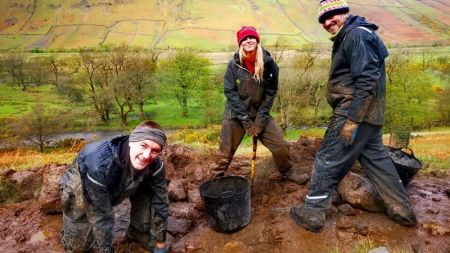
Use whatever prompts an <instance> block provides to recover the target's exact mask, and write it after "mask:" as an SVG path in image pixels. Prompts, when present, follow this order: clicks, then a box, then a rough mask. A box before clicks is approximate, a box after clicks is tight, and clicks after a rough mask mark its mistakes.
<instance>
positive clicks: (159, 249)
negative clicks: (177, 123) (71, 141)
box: [61, 121, 168, 253]
mask: <svg viewBox="0 0 450 253" xmlns="http://www.w3.org/2000/svg"><path fill="white" fill-rule="evenodd" d="M165 143H166V135H165V133H164V131H163V130H162V128H161V126H160V125H159V124H157V123H155V122H152V121H145V122H143V123H141V124H140V125H138V126H137V127H136V128H135V129H134V130H133V132H131V134H130V135H126V136H120V137H115V138H112V139H107V140H102V141H99V142H94V143H91V144H88V145H87V146H86V147H85V148H83V150H81V151H80V153H79V154H78V156H77V157H76V158H75V160H74V161H73V163H72V164H71V165H70V166H69V167H68V169H67V172H66V173H65V174H64V175H63V177H62V178H61V187H62V195H61V199H62V207H63V231H62V242H63V245H64V249H65V250H66V251H68V252H89V251H92V250H93V249H97V250H98V251H99V252H102V253H112V252H114V248H113V234H112V231H113V226H114V212H113V206H115V205H117V204H119V203H120V202H122V201H123V200H124V199H126V198H128V197H129V198H130V202H131V214H130V226H129V227H128V231H127V234H126V235H127V238H128V239H129V240H133V241H137V242H138V243H139V244H141V246H143V247H144V248H145V249H147V250H149V251H151V252H155V253H165V252H167V249H166V247H165V240H166V230H167V216H168V199H167V190H166V178H165V168H164V164H163V162H162V160H161V159H160V158H159V155H160V153H161V151H162V149H163V148H164V145H165Z"/></svg>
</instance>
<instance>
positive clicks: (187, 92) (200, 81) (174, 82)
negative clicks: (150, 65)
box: [158, 49, 210, 117]
mask: <svg viewBox="0 0 450 253" xmlns="http://www.w3.org/2000/svg"><path fill="white" fill-rule="evenodd" d="M209 65H210V61H209V60H208V59H206V58H203V57H200V56H199V55H198V54H197V53H196V52H193V51H192V49H180V50H178V51H177V52H176V54H175V55H174V56H173V57H171V58H170V59H168V60H164V61H161V64H160V68H159V72H158V77H159V78H158V80H159V82H160V84H161V88H160V91H161V92H164V93H166V94H169V95H170V94H172V95H173V96H174V97H175V99H176V100H177V101H178V104H179V105H180V107H181V109H182V114H181V115H182V116H183V117H187V115H188V101H189V99H190V98H192V96H193V95H194V90H195V89H196V88H199V87H203V85H204V84H205V83H206V82H208V77H209Z"/></svg>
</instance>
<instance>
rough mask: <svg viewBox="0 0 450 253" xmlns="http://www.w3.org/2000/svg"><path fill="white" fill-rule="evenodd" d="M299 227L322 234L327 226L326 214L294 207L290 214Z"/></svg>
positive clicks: (302, 207)
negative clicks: (321, 231)
mask: <svg viewBox="0 0 450 253" xmlns="http://www.w3.org/2000/svg"><path fill="white" fill-rule="evenodd" d="M289 214H290V216H291V217H292V218H293V219H294V220H295V223H297V224H298V225H299V226H301V227H303V228H304V229H306V230H309V231H311V232H314V233H318V232H320V230H322V228H323V227H324V225H325V212H324V211H319V210H317V209H313V208H307V207H304V206H294V207H292V208H291V211H290V212H289Z"/></svg>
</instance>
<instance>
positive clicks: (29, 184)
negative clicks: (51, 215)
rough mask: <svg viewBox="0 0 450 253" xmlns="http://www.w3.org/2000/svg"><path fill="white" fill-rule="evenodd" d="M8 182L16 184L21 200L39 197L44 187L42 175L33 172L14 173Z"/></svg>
mask: <svg viewBox="0 0 450 253" xmlns="http://www.w3.org/2000/svg"><path fill="white" fill-rule="evenodd" d="M8 181H10V182H11V183H12V184H14V187H15V189H16V190H17V193H18V194H19V196H20V200H27V199H32V198H34V197H36V196H38V194H39V190H40V187H41V186H42V175H41V174H40V173H39V172H35V171H31V170H24V171H18V172H15V173H12V174H11V175H10V176H9V177H8Z"/></svg>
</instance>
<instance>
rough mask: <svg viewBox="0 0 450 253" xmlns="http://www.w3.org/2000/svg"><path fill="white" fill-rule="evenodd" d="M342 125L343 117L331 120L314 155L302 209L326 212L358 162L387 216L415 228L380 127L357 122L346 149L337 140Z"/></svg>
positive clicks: (411, 209)
mask: <svg viewBox="0 0 450 253" xmlns="http://www.w3.org/2000/svg"><path fill="white" fill-rule="evenodd" d="M345 122H346V117H343V116H339V115H335V116H334V117H333V118H332V122H331V123H330V125H329V127H328V129H327V131H326V133H325V136H324V139H323V141H322V144H321V146H320V148H319V151H318V152H317V154H316V159H315V164H314V169H313V174H312V181H311V187H310V191H309V193H308V195H307V196H306V200H305V203H304V207H305V208H307V209H312V210H314V211H318V212H321V211H323V212H324V211H326V210H328V209H329V208H330V207H331V202H332V199H331V195H332V193H333V192H334V191H335V190H336V187H337V186H338V184H339V183H340V182H341V181H342V179H343V178H344V176H345V175H346V174H347V173H348V171H349V170H350V169H351V167H352V166H353V164H354V163H355V161H356V160H357V159H358V161H359V162H360V163H361V166H362V169H363V170H364V172H365V174H366V176H367V177H368V178H369V179H370V181H371V182H372V183H373V185H374V187H375V188H376V190H377V192H378V193H379V195H380V197H381V199H382V200H383V202H384V204H385V207H386V213H387V215H388V216H389V217H390V218H392V219H393V220H395V221H396V222H398V223H400V224H402V223H403V224H406V225H414V224H415V222H416V218H415V214H414V210H413V208H412V205H411V203H410V201H409V199H408V196H407V193H406V191H405V188H404V186H403V184H402V182H401V180H400V178H399V176H398V173H397V170H396V169H395V167H394V164H393V163H392V161H391V159H390V158H389V157H388V156H387V153H386V150H385V148H384V146H383V143H382V131H381V130H382V126H376V125H371V124H368V123H360V124H359V126H358V130H357V133H356V136H355V141H354V142H353V144H352V145H351V146H345V145H344V143H343V142H342V140H341V137H340V133H341V129H342V127H343V125H344V124H345Z"/></svg>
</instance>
